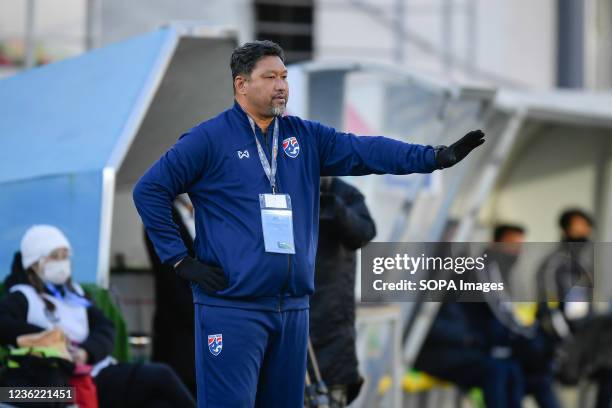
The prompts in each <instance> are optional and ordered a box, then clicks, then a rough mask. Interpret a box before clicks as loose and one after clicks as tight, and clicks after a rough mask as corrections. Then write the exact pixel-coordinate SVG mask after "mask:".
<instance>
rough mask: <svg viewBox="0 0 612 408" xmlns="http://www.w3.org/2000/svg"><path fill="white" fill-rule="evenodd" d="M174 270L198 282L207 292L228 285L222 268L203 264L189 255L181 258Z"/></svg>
mask: <svg viewBox="0 0 612 408" xmlns="http://www.w3.org/2000/svg"><path fill="white" fill-rule="evenodd" d="M174 270H175V272H176V274H177V275H178V276H180V277H181V278H183V279H187V280H188V281H192V282H196V283H198V284H199V285H200V286H202V288H203V289H204V290H205V291H206V292H208V293H213V292H217V291H220V290H223V289H225V288H227V287H228V282H227V278H226V277H225V273H224V272H223V269H221V268H219V267H216V266H211V265H206V264H203V263H202V262H200V261H198V260H197V259H194V258H191V257H187V258H185V259H183V260H182V261H181V262H180V263H179V264H178V265H177V266H176V268H174Z"/></svg>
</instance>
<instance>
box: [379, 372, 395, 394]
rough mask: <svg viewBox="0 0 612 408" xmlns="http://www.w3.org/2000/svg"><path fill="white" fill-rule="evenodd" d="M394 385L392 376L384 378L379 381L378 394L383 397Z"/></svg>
mask: <svg viewBox="0 0 612 408" xmlns="http://www.w3.org/2000/svg"><path fill="white" fill-rule="evenodd" d="M392 385H393V380H392V379H391V376H390V375H388V374H387V375H384V376H382V378H381V379H380V381H378V394H379V395H383V394H384V393H386V392H387V391H389V389H390V388H391V386H392Z"/></svg>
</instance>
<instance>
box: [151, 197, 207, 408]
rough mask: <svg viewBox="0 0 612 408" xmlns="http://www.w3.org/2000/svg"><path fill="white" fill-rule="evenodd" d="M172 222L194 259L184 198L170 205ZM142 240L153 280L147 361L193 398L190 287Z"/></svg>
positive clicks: (189, 207)
mask: <svg viewBox="0 0 612 408" xmlns="http://www.w3.org/2000/svg"><path fill="white" fill-rule="evenodd" d="M172 219H173V220H174V222H175V223H176V225H178V227H179V233H180V234H181V238H182V239H183V242H184V243H185V246H186V247H187V251H188V252H189V256H194V252H193V240H194V239H195V219H194V217H193V206H192V205H191V201H190V200H189V197H188V196H187V195H186V194H182V195H180V196H178V197H177V198H176V200H175V201H174V206H173V207H172ZM145 240H146V245H147V254H148V256H149V260H150V261H151V266H152V269H153V274H154V276H155V315H154V317H153V352H152V355H151V360H152V361H158V362H160V363H166V364H168V365H169V366H170V367H172V368H173V369H174V371H176V373H177V374H178V376H179V377H180V378H181V381H183V383H184V384H185V385H186V386H187V388H189V391H191V394H192V395H193V396H194V397H195V395H196V381H195V363H194V361H195V351H194V347H195V332H194V324H195V323H194V314H193V313H194V312H193V300H192V293H191V285H190V284H189V282H188V281H187V280H185V279H183V278H181V277H179V276H178V275H177V274H176V273H174V270H173V269H172V267H171V266H168V265H164V264H163V263H162V262H161V260H160V259H159V257H158V256H157V253H156V252H155V249H154V248H153V243H152V242H151V240H150V239H149V236H148V235H147V234H146V231H145Z"/></svg>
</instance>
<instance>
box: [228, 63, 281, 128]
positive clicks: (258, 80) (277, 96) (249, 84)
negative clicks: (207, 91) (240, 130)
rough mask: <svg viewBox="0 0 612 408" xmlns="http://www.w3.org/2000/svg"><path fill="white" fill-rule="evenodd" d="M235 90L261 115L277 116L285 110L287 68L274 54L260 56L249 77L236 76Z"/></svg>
mask: <svg viewBox="0 0 612 408" xmlns="http://www.w3.org/2000/svg"><path fill="white" fill-rule="evenodd" d="M235 85H236V89H237V92H238V93H240V94H242V95H243V96H244V97H245V98H246V100H247V102H248V104H249V107H250V108H251V109H253V110H255V112H256V113H258V114H259V115H262V116H268V117H269V116H277V115H281V114H283V113H284V112H285V108H286V106H287V101H288V99H289V84H288V83H287V68H286V67H285V64H283V61H281V59H280V58H278V57H276V56H267V57H263V58H261V59H260V60H259V61H257V64H255V67H254V68H253V72H251V75H250V76H249V77H242V76H240V75H239V76H238V77H236V81H235Z"/></svg>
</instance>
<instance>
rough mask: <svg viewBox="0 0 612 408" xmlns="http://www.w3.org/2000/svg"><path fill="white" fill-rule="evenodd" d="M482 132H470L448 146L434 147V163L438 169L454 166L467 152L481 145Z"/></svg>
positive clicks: (482, 140) (482, 139)
mask: <svg viewBox="0 0 612 408" xmlns="http://www.w3.org/2000/svg"><path fill="white" fill-rule="evenodd" d="M484 142H485V141H484V133H483V131H482V130H480V129H479V130H472V131H471V132H469V133H468V134H467V135H465V136H463V137H462V138H461V139H459V140H458V141H456V142H455V143H453V144H452V145H450V146H448V147H447V146H436V148H435V149H436V162H437V163H438V168H439V169H445V168H447V167H451V166H454V165H455V164H457V163H459V162H460V161H461V160H463V159H464V158H465V156H467V155H468V153H469V152H471V151H472V150H474V149H475V148H477V147H478V146H480V145H481V144H483V143H484Z"/></svg>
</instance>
